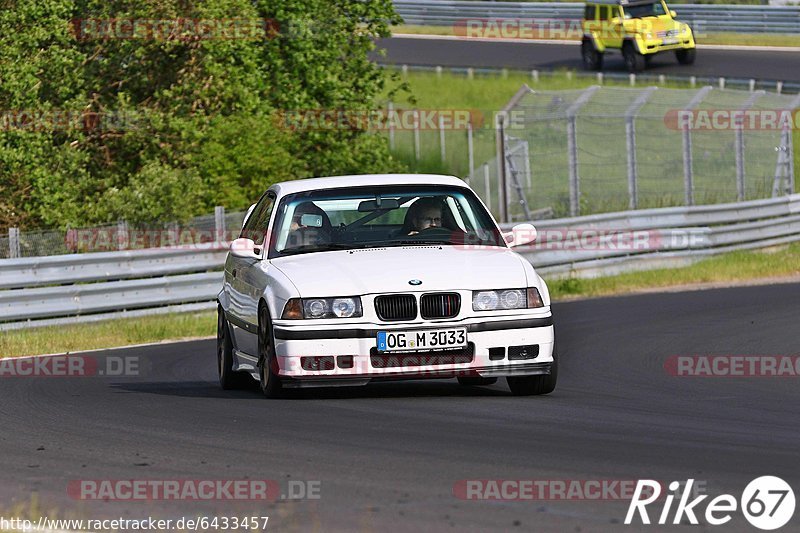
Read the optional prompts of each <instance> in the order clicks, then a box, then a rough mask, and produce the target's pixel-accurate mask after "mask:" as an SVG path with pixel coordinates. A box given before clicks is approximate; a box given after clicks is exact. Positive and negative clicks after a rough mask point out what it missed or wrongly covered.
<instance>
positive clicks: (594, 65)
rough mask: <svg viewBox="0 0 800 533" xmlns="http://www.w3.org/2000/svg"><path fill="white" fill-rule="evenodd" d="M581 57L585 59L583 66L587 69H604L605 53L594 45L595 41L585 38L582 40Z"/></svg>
mask: <svg viewBox="0 0 800 533" xmlns="http://www.w3.org/2000/svg"><path fill="white" fill-rule="evenodd" d="M581 58H582V59H583V68H584V69H586V70H602V69H603V54H602V53H601V52H598V51H597V49H596V48H595V47H594V43H592V41H590V40H589V39H584V40H583V42H581Z"/></svg>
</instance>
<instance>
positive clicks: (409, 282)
mask: <svg viewBox="0 0 800 533" xmlns="http://www.w3.org/2000/svg"><path fill="white" fill-rule="evenodd" d="M408 284H409V285H422V282H421V281H420V280H418V279H410V280H408Z"/></svg>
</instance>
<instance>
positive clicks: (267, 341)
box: [258, 305, 283, 398]
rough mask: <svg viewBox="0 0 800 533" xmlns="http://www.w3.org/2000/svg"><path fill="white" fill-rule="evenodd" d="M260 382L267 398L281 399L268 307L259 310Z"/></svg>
mask: <svg viewBox="0 0 800 533" xmlns="http://www.w3.org/2000/svg"><path fill="white" fill-rule="evenodd" d="M258 377H259V379H258V382H259V385H260V387H261V392H262V393H264V396H266V397H267V398H280V397H281V396H282V395H283V385H282V384H281V380H280V377H278V358H277V357H276V355H275V337H274V336H273V335H272V320H270V318H269V311H267V306H266V305H261V306H260V307H259V309H258Z"/></svg>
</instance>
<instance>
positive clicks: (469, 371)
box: [273, 315, 553, 387]
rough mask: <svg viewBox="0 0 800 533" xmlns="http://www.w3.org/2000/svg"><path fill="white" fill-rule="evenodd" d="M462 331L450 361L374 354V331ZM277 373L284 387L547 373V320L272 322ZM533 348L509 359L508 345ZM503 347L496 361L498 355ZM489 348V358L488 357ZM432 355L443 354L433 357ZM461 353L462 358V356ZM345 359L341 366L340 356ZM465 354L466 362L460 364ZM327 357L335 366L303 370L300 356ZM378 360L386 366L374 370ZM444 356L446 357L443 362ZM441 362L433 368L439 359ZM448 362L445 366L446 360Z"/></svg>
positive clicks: (403, 354) (549, 322)
mask: <svg viewBox="0 0 800 533" xmlns="http://www.w3.org/2000/svg"><path fill="white" fill-rule="evenodd" d="M453 327H466V328H467V341H468V343H469V345H470V346H469V349H467V350H462V351H459V353H458V354H457V355H454V356H452V357H450V355H451V354H452V352H453V351H452V350H451V351H442V352H435V351H426V352H424V353H422V352H395V353H391V354H381V353H379V352H377V351H376V345H377V333H378V331H391V330H421V329H445V328H453ZM273 331H274V337H275V351H276V355H277V361H278V366H279V371H278V375H279V376H281V378H283V379H284V383H285V384H286V385H287V386H290V387H291V386H300V387H302V386H315V385H326V386H330V385H337V384H340V385H357V384H364V383H367V382H369V381H371V380H375V379H418V378H450V377H455V376H479V377H503V376H520V375H539V374H549V373H550V366H551V364H552V362H553V319H552V316H550V315H547V316H526V317H523V318H515V319H510V318H508V317H504V318H500V319H497V320H491V321H490V320H486V319H472V320H465V321H453V322H450V321H444V322H436V323H424V324H420V323H414V324H411V323H406V324H392V325H379V324H363V325H350V327H347V328H337V329H333V328H332V327H331V326H329V325H328V326H320V327H316V328H315V327H308V326H307V325H303V326H297V325H292V324H287V323H286V322H283V321H282V323H277V322H276V323H275V324H274V329H273ZM531 345H535V346H537V350H538V352H537V353H536V355H534V356H531V355H530V354H528V355H527V356H526V358H523V359H516V358H514V359H513V360H510V359H509V356H510V351H509V347H518V346H531ZM500 348H503V356H502V358H500V356H499V354H498V351H499V349H500ZM490 349H493V350H492V354H490ZM437 354H445V355H443V356H442V359H437V357H436V355H437ZM462 354H465V355H463V356H462ZM341 356H345V357H347V358H349V359H350V361H351V364H350V365H349V366H348V367H345V368H343V367H342V366H341V365H340V364H339V361H340V359H339V358H340V357H341ZM467 356H468V360H465V359H466V358H467ZM309 357H314V358H320V357H332V358H333V361H334V362H335V364H333V365H329V366H327V367H326V368H325V369H320V370H308V369H306V368H304V367H303V364H302V361H303V358H309ZM380 357H389V358H391V359H392V361H393V362H392V364H389V365H386V364H385V363H384V364H382V365H380V366H377V365H376V361H377V360H378V359H380ZM448 357H450V358H449V359H448ZM442 360H443V361H445V362H444V363H443V364H438V363H439V362H440V361H442ZM448 360H449V361H450V362H447V361H448Z"/></svg>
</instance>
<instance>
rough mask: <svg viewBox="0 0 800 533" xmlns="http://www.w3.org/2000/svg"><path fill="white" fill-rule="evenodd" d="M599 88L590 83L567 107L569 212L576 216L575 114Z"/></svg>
mask: <svg viewBox="0 0 800 533" xmlns="http://www.w3.org/2000/svg"><path fill="white" fill-rule="evenodd" d="M599 88H600V86H599V85H592V86H591V87H589V88H588V89H586V90H585V91H583V93H581V95H580V96H579V97H578V98H577V99H576V100H575V102H574V103H573V104H572V105H571V106H569V108H568V109H567V112H566V114H567V158H568V160H569V214H570V216H573V217H576V216H578V215H579V214H580V210H581V209H580V199H581V186H580V176H579V175H578V131H577V129H578V128H577V115H578V111H579V110H580V108H581V107H582V106H583V105H584V104H585V103H586V102H588V101H589V98H591V97H592V95H593V94H594V93H595V92H596V91H597V90H598V89H599Z"/></svg>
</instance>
